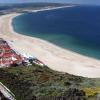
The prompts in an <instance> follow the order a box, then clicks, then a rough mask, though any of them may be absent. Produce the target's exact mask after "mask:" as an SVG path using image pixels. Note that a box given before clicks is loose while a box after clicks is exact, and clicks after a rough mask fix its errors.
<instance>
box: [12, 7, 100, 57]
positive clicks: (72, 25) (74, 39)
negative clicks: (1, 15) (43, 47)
mask: <svg viewBox="0 0 100 100" xmlns="http://www.w3.org/2000/svg"><path fill="white" fill-rule="evenodd" d="M12 25H13V27H14V30H15V31H16V32H18V33H21V34H24V35H28V36H33V37H38V38H41V39H44V40H47V41H49V42H51V43H53V44H56V45H58V46H60V47H62V48H65V49H68V50H71V51H73V52H77V53H80V54H82V55H86V56H89V57H93V58H97V59H100V6H76V7H69V8H61V9H56V10H49V11H41V12H35V13H25V14H22V15H20V16H17V17H15V18H14V19H13V22H12ZM33 45H34V44H33ZM33 52H34V51H33ZM76 59H77V58H76Z"/></svg>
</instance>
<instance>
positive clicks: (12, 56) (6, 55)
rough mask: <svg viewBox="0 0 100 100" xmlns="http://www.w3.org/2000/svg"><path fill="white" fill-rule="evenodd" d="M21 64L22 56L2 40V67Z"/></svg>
mask: <svg viewBox="0 0 100 100" xmlns="http://www.w3.org/2000/svg"><path fill="white" fill-rule="evenodd" d="M21 62H22V57H21V55H20V54H18V53H16V52H15V51H14V50H13V49H12V48H11V47H10V46H9V45H8V43H7V42H6V41H5V40H3V39H2V38H0V65H1V66H2V67H3V66H6V67H9V66H10V65H11V64H14V63H16V64H20V63H21Z"/></svg>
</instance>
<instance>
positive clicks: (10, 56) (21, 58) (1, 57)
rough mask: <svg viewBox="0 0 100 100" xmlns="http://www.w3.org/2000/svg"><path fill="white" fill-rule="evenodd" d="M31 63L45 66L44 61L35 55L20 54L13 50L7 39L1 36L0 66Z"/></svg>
mask: <svg viewBox="0 0 100 100" xmlns="http://www.w3.org/2000/svg"><path fill="white" fill-rule="evenodd" d="M21 64H23V65H31V64H36V65H40V66H44V63H43V62H41V61H40V60H38V59H37V58H35V57H32V56H29V55H25V54H19V53H17V52H16V51H15V50H13V49H12V48H11V47H10V46H9V44H8V43H7V41H5V40H4V39H2V38H0V67H10V66H11V65H21Z"/></svg>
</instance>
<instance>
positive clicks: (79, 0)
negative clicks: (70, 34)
mask: <svg viewBox="0 0 100 100" xmlns="http://www.w3.org/2000/svg"><path fill="white" fill-rule="evenodd" d="M28 2H56V3H74V4H88V5H100V1H99V0H0V3H28Z"/></svg>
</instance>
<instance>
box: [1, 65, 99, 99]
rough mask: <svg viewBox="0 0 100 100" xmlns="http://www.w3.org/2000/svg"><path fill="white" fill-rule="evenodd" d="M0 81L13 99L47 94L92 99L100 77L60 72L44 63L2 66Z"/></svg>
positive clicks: (57, 96)
mask: <svg viewBox="0 0 100 100" xmlns="http://www.w3.org/2000/svg"><path fill="white" fill-rule="evenodd" d="M0 81H1V82H2V83H3V84H4V85H6V86H7V87H8V88H9V89H10V90H11V91H12V92H13V93H14V94H15V96H16V99H17V100H38V99H39V100H42V99H44V100H48V97H49V98H50V100H55V98H56V100H59V98H62V99H61V100H63V99H64V98H65V100H72V98H73V100H74V99H75V100H78V99H77V98H81V100H87V99H88V100H96V99H97V98H99V93H100V79H88V78H83V77H79V76H74V75H70V74H67V73H60V72H56V71H53V70H51V69H49V68H48V67H46V66H45V67H40V66H37V65H32V66H28V67H25V66H19V67H11V68H3V69H0ZM54 97H55V98H54ZM66 98H67V99H66ZM79 100H80V99H79Z"/></svg>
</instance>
